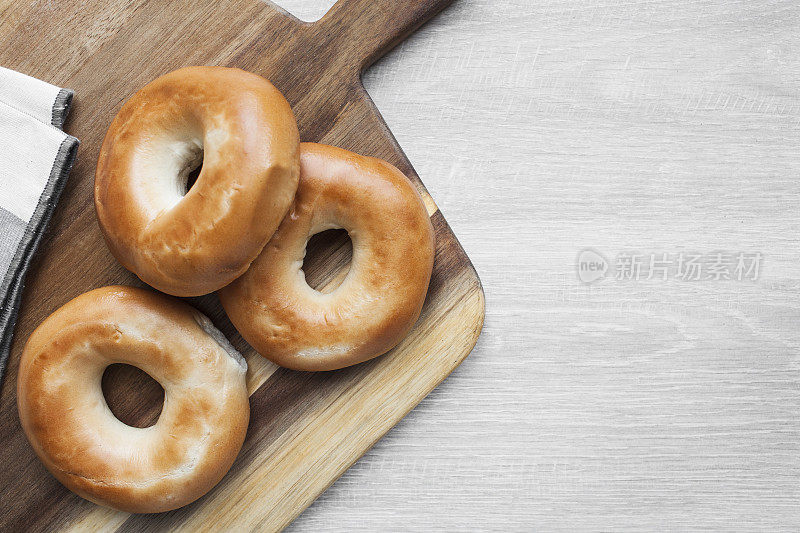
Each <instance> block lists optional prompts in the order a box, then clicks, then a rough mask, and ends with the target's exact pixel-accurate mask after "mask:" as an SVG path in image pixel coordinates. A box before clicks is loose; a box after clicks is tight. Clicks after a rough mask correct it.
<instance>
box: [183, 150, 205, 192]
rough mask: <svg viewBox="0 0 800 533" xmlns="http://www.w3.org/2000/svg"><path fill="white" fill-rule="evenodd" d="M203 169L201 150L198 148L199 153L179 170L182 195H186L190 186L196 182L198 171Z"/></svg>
mask: <svg viewBox="0 0 800 533" xmlns="http://www.w3.org/2000/svg"><path fill="white" fill-rule="evenodd" d="M202 170H203V151H202V150H200V155H199V156H198V157H197V158H196V159H193V160H191V161H189V164H188V165H187V166H186V168H185V169H184V170H183V171H182V172H181V179H182V182H183V183H182V187H183V195H184V196H186V195H187V194H188V193H189V191H190V190H191V188H192V187H193V186H194V184H195V183H197V178H199V177H200V172H202Z"/></svg>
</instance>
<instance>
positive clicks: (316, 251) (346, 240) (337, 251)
mask: <svg viewBox="0 0 800 533" xmlns="http://www.w3.org/2000/svg"><path fill="white" fill-rule="evenodd" d="M352 259H353V242H352V241H351V240H350V235H348V234H347V232H346V231H345V230H343V229H329V230H325V231H321V232H319V233H317V234H316V235H312V237H311V238H310V239H308V243H307V244H306V256H305V258H304V259H303V273H304V274H305V277H306V283H308V286H309V287H311V288H312V289H314V290H315V291H319V292H322V293H325V294H327V293H330V292H333V291H334V290H336V288H337V287H339V285H341V284H342V281H344V278H345V277H346V276H347V273H348V272H349V271H350V262H351V261H352Z"/></svg>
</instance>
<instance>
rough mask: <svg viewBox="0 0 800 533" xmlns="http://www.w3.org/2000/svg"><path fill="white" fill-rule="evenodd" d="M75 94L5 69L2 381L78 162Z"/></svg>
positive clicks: (0, 96) (1, 87) (0, 216)
mask: <svg viewBox="0 0 800 533" xmlns="http://www.w3.org/2000/svg"><path fill="white" fill-rule="evenodd" d="M72 94H73V93H72V91H70V90H69V89H61V88H59V87H56V86H54V85H50V84H49V83H45V82H43V81H40V80H37V79H35V78H31V77H29V76H25V75H24V74H20V73H19V72H14V71H13V70H8V69H5V68H2V67H0V302H2V306H1V307H0V380H1V379H2V377H3V371H4V370H5V366H6V361H7V360H8V352H9V350H10V348H11V335H12V333H13V329H14V322H15V320H16V317H17V310H18V308H19V304H20V299H21V296H22V289H23V286H24V280H25V272H26V271H27V269H28V264H29V263H30V260H31V257H32V256H33V253H34V252H35V251H36V247H37V246H38V245H39V241H40V240H41V238H42V234H43V233H44V231H45V229H46V227H47V222H48V221H49V220H50V216H51V215H52V214H53V209H54V208H55V205H56V202H57V201H58V197H59V195H60V194H61V191H62V189H63V188H64V183H65V182H66V179H67V175H68V174H69V171H70V169H71V168H72V163H73V161H74V160H75V153H76V152H77V149H78V139H76V138H75V137H72V136H70V135H67V134H66V133H64V132H63V131H62V130H61V128H62V126H63V125H64V120H65V119H66V117H67V113H68V112H69V105H70V103H71V102H72Z"/></svg>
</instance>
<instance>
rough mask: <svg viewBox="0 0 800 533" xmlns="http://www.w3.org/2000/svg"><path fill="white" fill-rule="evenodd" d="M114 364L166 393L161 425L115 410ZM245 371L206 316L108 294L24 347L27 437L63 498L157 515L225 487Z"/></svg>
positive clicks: (121, 290)
mask: <svg viewBox="0 0 800 533" xmlns="http://www.w3.org/2000/svg"><path fill="white" fill-rule="evenodd" d="M112 363H127V364H129V365H133V366H136V367H138V368H141V369H142V370H144V371H145V372H147V373H148V374H149V375H150V376H152V377H153V378H154V379H155V380H156V381H158V382H159V383H160V384H161V386H162V387H164V406H163V410H162V412H161V415H160V416H159V418H158V421H157V422H156V423H155V425H153V426H150V427H148V428H134V427H131V426H128V425H125V424H124V423H122V422H120V421H119V420H118V419H117V418H116V417H115V416H114V415H113V414H112V413H111V411H110V410H109V408H108V405H107V404H106V401H105V398H104V396H103V392H102V390H101V387H100V381H101V378H102V376H103V371H104V370H105V368H106V367H107V366H108V365H110V364H112ZM246 371H247V364H246V363H245V361H244V359H243V358H242V356H241V355H239V353H238V352H236V350H234V349H233V347H232V346H231V345H230V344H229V343H228V342H227V341H226V340H225V337H223V336H222V334H221V333H220V332H219V331H217V330H216V329H215V328H214V326H213V325H211V322H210V321H209V320H208V318H206V317H205V316H204V315H202V314H200V313H199V312H197V311H195V310H194V309H192V308H191V307H189V306H188V305H186V304H184V303H182V302H180V301H178V300H176V299H173V298H169V297H167V296H164V295H162V294H157V293H154V292H151V291H146V290H144V289H136V288H131V287H119V286H117V287H104V288H101V289H95V290H93V291H90V292H87V293H85V294H82V295H81V296H78V297H77V298H75V299H74V300H72V301H70V302H68V303H67V304H66V305H64V306H63V307H61V308H60V309H58V310H57V311H56V312H55V313H53V314H52V315H50V316H49V317H48V318H47V319H46V320H45V321H44V322H42V324H41V325H40V326H39V327H38V328H36V330H35V331H34V332H33V334H32V335H31V337H30V339H28V343H27V344H26V346H25V349H24V351H23V352H22V359H21V360H20V367H19V375H18V378H17V404H18V408H19V417H20V421H21V422H22V428H23V429H24V430H25V434H26V435H27V437H28V440H29V441H30V442H31V444H32V445H33V449H34V450H35V451H36V454H37V455H38V456H39V458H40V459H41V460H42V462H43V463H44V464H45V466H47V468H48V469H49V470H50V472H52V473H53V475H54V476H55V477H56V478H57V479H58V480H59V481H61V483H63V484H64V485H65V486H66V487H67V488H69V489H70V490H72V491H74V492H76V493H77V494H79V495H80V496H82V497H84V498H86V499H88V500H91V501H93V502H95V503H99V504H102V505H107V506H109V507H113V508H115V509H120V510H123V511H128V512H134V513H153V512H160V511H167V510H170V509H175V508H177V507H181V506H183V505H186V504H187V503H190V502H192V501H194V500H196V499H197V498H199V497H200V496H202V495H203V494H205V493H206V492H207V491H208V490H210V489H211V488H212V487H213V486H214V485H216V484H217V482H219V480H220V479H222V477H223V476H224V475H225V473H226V472H227V471H228V469H229V468H230V467H231V464H233V460H234V459H235V458H236V455H237V453H238V452H239V449H240V448H241V446H242V443H243V442H244V437H245V433H246V431H247V424H248V420H249V416H250V407H249V403H248V395H247V387H246V385H245V374H246Z"/></svg>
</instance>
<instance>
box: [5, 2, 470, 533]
mask: <svg viewBox="0 0 800 533" xmlns="http://www.w3.org/2000/svg"><path fill="white" fill-rule="evenodd" d="M449 1H450V0H402V1H393V2H389V1H386V2H383V1H382V2H374V1H371V0H344V1H341V2H339V3H338V4H337V5H336V6H335V7H334V8H333V9H332V10H331V12H330V13H329V14H328V15H327V16H326V17H325V18H324V19H323V20H321V21H319V22H318V23H315V24H313V25H310V24H303V23H301V22H299V21H298V20H296V19H294V18H292V17H290V16H288V15H287V14H286V13H284V12H283V11H281V10H279V9H277V8H276V7H275V6H273V5H272V4H269V3H261V2H257V1H254V0H223V1H211V0H208V1H201V2H197V1H189V0H173V1H168V2H154V1H153V2H124V1H122V0H118V1H112V2H105V1H103V2H100V1H92V2H84V3H81V4H80V5H77V4H73V3H70V4H67V3H64V4H57V5H56V4H51V3H46V2H42V3H31V4H25V3H14V2H11V1H10V0H4V1H3V2H0V64H2V65H3V66H6V67H9V68H12V69H16V70H19V71H21V72H25V73H27V74H30V75H33V76H36V77H39V78H41V79H44V80H46V81H51V82H52V83H55V84H57V85H61V86H66V87H70V88H73V89H75V91H76V95H77V96H76V99H75V103H74V107H73V111H72V113H71V116H70V119H69V120H68V122H67V124H66V128H65V129H66V130H67V131H68V132H69V133H71V134H73V135H75V136H77V137H78V138H80V139H81V141H82V143H83V144H82V146H81V149H80V152H79V156H78V161H77V164H76V166H75V168H74V170H73V172H72V176H71V178H70V181H69V183H68V185H67V189H66V190H65V192H64V195H63V197H62V200H61V205H60V207H59V209H58V210H57V212H56V214H55V216H54V218H53V221H52V223H51V231H50V232H49V233H48V236H47V237H46V239H45V241H44V242H43V244H42V247H41V251H40V253H39V254H38V258H37V260H36V261H35V263H34V267H33V269H32V270H31V272H30V273H29V275H28V279H27V288H26V291H25V295H24V298H23V305H22V308H21V313H20V319H19V322H18V326H17V331H16V336H15V341H14V347H13V350H12V356H11V360H10V362H9V366H8V372H7V376H6V378H5V380H4V382H3V385H2V392H1V393H0V464H2V465H3V469H2V471H0V491H1V492H0V530H17V529H20V528H27V529H34V530H52V529H54V528H70V527H71V528H76V529H85V528H92V529H94V528H98V527H100V528H103V529H114V528H118V527H120V528H122V529H125V530H149V529H153V528H158V529H161V528H166V527H169V528H185V529H186V530H190V531H194V530H197V529H202V528H236V529H247V528H257V529H259V530H274V529H279V528H281V527H283V526H284V525H286V524H287V523H288V522H290V521H291V520H292V519H293V518H294V517H295V516H297V514H298V513H300V511H302V509H304V508H305V507H306V506H307V505H308V504H309V503H311V502H312V501H313V499H314V498H315V497H316V496H317V495H318V494H319V493H320V492H321V491H323V490H324V489H325V488H326V487H327V486H328V485H329V484H330V483H332V482H333V481H334V480H335V479H336V478H337V477H338V476H339V475H340V474H341V473H342V472H343V471H344V470H345V469H346V468H347V467H348V466H350V465H351V464H352V463H353V462H354V461H355V460H356V459H357V458H358V457H359V456H360V455H361V454H363V453H364V451H365V450H366V449H368V448H369V447H370V446H371V445H372V444H373V443H374V442H375V441H376V440H377V439H378V438H380V436H381V435H383V433H385V432H386V431H387V430H388V429H389V428H390V427H392V426H393V425H394V424H395V423H396V422H397V421H398V420H399V419H400V418H401V417H402V416H404V415H405V414H406V413H407V412H408V411H409V410H410V409H411V408H412V407H413V406H414V405H416V404H417V403H418V402H419V401H420V400H421V399H422V398H423V397H424V396H425V395H426V394H428V393H429V392H430V391H431V390H432V389H433V388H434V387H435V386H436V385H437V384H438V383H439V382H440V381H441V380H442V379H444V378H445V377H446V376H447V375H448V374H449V373H450V372H451V371H452V370H453V368H455V367H456V366H457V365H458V364H459V363H460V362H461V361H462V360H463V358H464V357H466V355H467V354H468V353H469V351H470V350H471V348H472V346H473V345H474V344H475V341H476V339H477V336H478V334H479V332H480V329H481V325H482V321H483V292H482V289H481V286H480V282H479V281H478V278H477V276H476V274H475V271H474V269H473V268H472V265H471V264H470V262H469V259H468V258H467V257H466V255H465V254H464V252H463V250H462V248H461V246H460V245H459V244H458V241H457V240H456V239H455V237H454V236H453V234H452V232H451V231H450V229H449V226H448V225H447V223H446V221H445V220H444V218H443V217H442V215H441V213H440V212H439V211H438V208H437V207H436V204H435V203H434V202H433V200H432V199H431V198H430V196H429V195H428V194H427V192H426V191H425V189H424V187H423V186H422V183H421V182H420V181H419V178H418V177H417V176H416V173H415V172H414V170H413V169H412V168H411V165H410V164H409V163H408V161H407V159H406V158H405V156H404V155H403V153H402V151H401V150H400V148H399V147H398V145H397V143H396V142H395V140H394V138H393V137H392V136H391V134H390V132H389V131H388V129H387V128H386V126H385V124H384V123H383V121H382V120H381V118H380V116H379V115H378V113H377V112H376V110H375V108H374V106H373V104H372V102H371V100H370V99H369V97H368V96H367V94H366V93H365V92H364V89H363V87H362V85H361V81H360V73H361V71H362V69H363V68H364V67H365V66H367V65H369V64H370V63H371V62H372V61H374V60H375V59H377V58H378V57H380V55H381V54H382V53H384V52H385V51H386V50H387V49H389V48H391V47H392V46H394V45H395V44H396V43H397V42H399V41H400V40H401V39H402V38H403V37H404V36H405V35H407V34H408V33H410V32H411V31H413V30H414V29H415V28H416V27H417V26H419V25H420V24H422V23H423V22H424V21H426V20H427V19H428V18H430V17H432V16H433V15H435V14H436V13H437V12H438V11H439V10H440V9H442V8H443V7H444V6H445V5H446V4H448V3H449ZM23 51H24V52H23ZM191 64H208V65H225V66H238V67H241V68H244V69H246V70H250V71H253V72H256V73H258V74H261V75H263V76H265V77H267V78H269V79H270V80H271V81H272V82H273V83H274V84H275V85H276V86H277V87H278V88H279V89H281V90H282V91H283V93H284V94H285V95H286V97H287V99H288V100H289V101H290V103H291V104H292V106H293V109H294V111H295V114H296V116H297V119H298V123H299V126H300V132H301V137H302V139H303V140H308V141H318V142H323V143H328V144H333V145H336V146H341V147H344V148H348V149H352V150H354V151H357V152H359V153H363V154H367V155H372V156H377V157H381V158H384V159H386V160H388V161H390V162H392V163H393V164H395V165H397V166H398V167H399V168H400V169H401V170H403V171H404V172H405V173H406V174H407V175H409V176H410V177H411V178H412V179H413V180H414V182H415V184H416V185H417V186H418V188H419V190H420V192H421V193H422V194H423V198H424V199H425V202H426V205H427V207H428V209H429V212H430V213H431V218H432V221H433V223H434V228H435V231H436V236H437V252H436V260H435V266H434V275H433V279H432V282H431V287H430V290H429V293H428V298H427V300H426V304H425V307H424V309H423V313H422V316H421V318H420V321H419V322H418V323H417V325H416V327H415V328H414V330H413V331H412V333H411V334H410V335H409V336H408V337H407V338H406V339H405V340H404V341H403V342H402V343H401V345H399V346H398V347H397V348H396V349H395V350H393V351H392V352H391V353H390V354H388V355H387V356H384V357H381V358H379V359H377V360H374V361H371V362H368V363H365V364H363V365H359V366H357V367H353V368H350V369H347V370H343V371H340V372H329V373H316V374H310V373H298V372H291V371H287V370H283V369H278V368H277V367H275V366H274V365H272V364H270V363H268V362H267V361H266V360H264V359H263V358H261V357H260V356H258V355H257V354H255V353H254V352H253V350H252V349H251V348H250V347H249V346H247V345H246V343H244V342H243V341H242V339H241V338H240V337H239V336H238V334H237V333H236V332H235V330H234V328H233V327H232V326H231V324H230V323H229V322H228V321H227V319H226V317H225V316H224V313H223V312H222V310H221V308H220V306H219V303H218V301H217V300H216V297H215V296H213V295H211V296H207V297H203V298H197V299H193V303H194V304H196V305H197V306H198V307H200V308H201V309H202V310H203V311H205V312H206V313H207V314H208V315H209V316H210V317H211V318H212V320H214V322H215V323H216V324H217V325H218V326H219V327H220V329H222V330H223V331H224V332H225V333H226V334H227V335H228V337H229V338H231V340H232V342H233V343H234V345H236V346H237V348H239V349H240V351H242V352H243V353H244V354H245V355H246V357H247V360H248V363H249V365H250V370H249V372H248V387H249V389H250V392H251V395H252V396H251V398H252V402H251V411H252V418H251V425H250V429H249V433H248V438H247V441H246V442H245V445H244V447H243V450H242V453H241V454H240V457H239V459H238V460H237V462H236V463H235V465H234V467H233V468H232V470H231V472H230V473H229V474H228V476H226V478H225V479H224V480H223V482H222V483H221V484H220V485H219V486H218V487H217V488H215V489H214V490H213V491H212V492H211V493H209V494H208V495H207V496H206V497H204V498H203V499H201V500H200V501H198V502H196V503H195V504H192V505H189V506H187V507H185V508H183V509H180V510H178V511H175V512H171V513H164V514H160V515H152V516H132V515H127V514H125V513H118V512H113V511H109V510H106V509H103V508H100V507H98V506H95V505H94V504H91V503H88V502H85V501H83V500H81V499H80V498H78V497H77V496H74V495H72V494H71V493H69V492H68V491H67V490H66V489H64V488H63V487H61V486H60V485H59V484H58V483H57V482H56V481H55V480H54V479H53V478H52V477H51V476H49V474H48V473H47V472H46V471H45V469H44V468H43V466H42V465H41V464H40V463H39V462H38V460H37V459H36V458H35V456H34V455H33V452H32V450H31V449H30V447H29V446H28V445H27V443H26V441H25V438H24V436H23V435H22V433H21V430H20V428H19V422H18V418H17V414H16V398H15V391H14V388H15V378H16V369H17V361H18V358H19V353H20V351H21V349H22V346H23V344H24V342H25V340H26V339H27V337H28V335H29V333H30V331H32V329H33V328H34V327H35V326H36V325H37V324H38V323H39V322H41V320H42V319H43V318H44V317H46V316H47V315H48V314H49V313H50V312H52V311H53V310H54V309H55V308H57V307H58V306H60V305H62V304H63V303H65V302H66V301H68V300H69V299H71V298H72V297H74V296H76V295H77V294H80V293H82V292H85V291H86V290H89V289H91V288H94V287H97V286H102V285H107V284H111V283H123V284H124V283H128V284H136V285H140V284H141V283H140V282H138V280H136V279H135V278H134V277H133V276H132V275H131V274H130V273H128V272H127V271H125V270H124V269H123V268H122V267H121V266H120V265H119V264H118V263H116V262H115V261H114V260H113V258H112V257H111V255H110V253H109V252H108V250H107V249H106V247H105V245H104V244H103V241H102V238H101V235H100V232H99V229H98V227H97V223H96V220H95V215H94V210H93V204H92V183H93V165H94V163H95V162H96V160H97V154H98V150H99V147H100V143H101V141H102V138H103V135H104V134H105V130H106V129H107V126H108V124H109V123H110V121H111V119H112V118H113V116H114V114H115V113H116V111H117V110H118V109H119V107H120V106H121V104H122V102H123V101H124V100H125V99H126V98H127V97H128V96H129V95H131V94H132V93H133V92H134V91H135V90H136V89H137V88H139V87H141V86H142V85H144V84H145V83H146V82H147V81H149V80H151V79H153V78H155V77H157V76H158V75H160V74H163V73H165V72H168V71H170V70H173V69H175V68H178V67H180V66H184V65H191ZM344 244H345V243H344V242H343V241H342V240H338V241H335V242H331V243H323V244H322V245H321V246H320V247H319V249H318V250H310V254H311V255H312V256H313V255H316V256H317V260H316V261H311V262H310V263H308V264H307V266H308V267H309V270H310V272H309V277H310V278H311V279H314V280H316V281H315V283H320V284H322V285H323V286H324V284H325V283H330V282H331V281H332V280H334V279H335V278H336V273H337V272H338V271H339V270H341V269H342V268H344V267H346V262H347V252H346V250H345V246H344ZM104 385H105V388H106V390H109V391H112V390H114V389H115V388H118V387H124V388H125V390H130V391H131V392H132V393H131V394H127V395H126V394H119V393H112V392H109V402H110V403H112V404H114V403H115V402H116V404H115V405H112V407H113V408H114V409H115V411H117V412H120V413H125V414H126V419H127V420H130V421H131V422H132V423H145V422H146V421H148V420H152V419H153V418H154V417H155V416H156V415H157V410H158V403H157V399H158V397H159V391H158V388H157V387H154V386H153V385H152V383H148V382H147V380H145V379H143V378H142V377H141V376H136V375H133V374H132V373H130V372H126V371H124V370H123V371H115V372H112V373H110V374H109V375H108V376H107V377H106V379H105V383H104ZM142 406H145V408H142Z"/></svg>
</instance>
